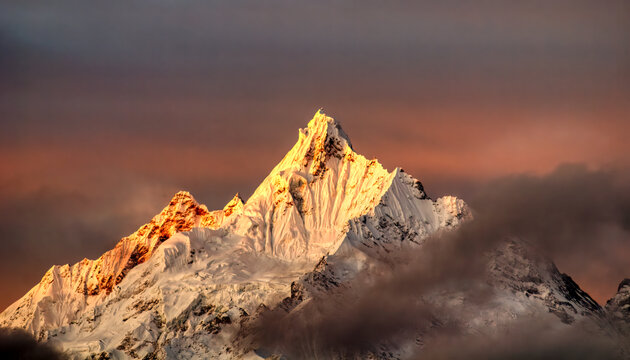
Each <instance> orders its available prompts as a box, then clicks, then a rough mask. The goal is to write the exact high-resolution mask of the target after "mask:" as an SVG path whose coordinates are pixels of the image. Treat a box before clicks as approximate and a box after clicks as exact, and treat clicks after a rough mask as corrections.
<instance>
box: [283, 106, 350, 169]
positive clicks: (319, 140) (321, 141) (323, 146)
mask: <svg viewBox="0 0 630 360" xmlns="http://www.w3.org/2000/svg"><path fill="white" fill-rule="evenodd" d="M298 134H299V136H298V141H297V143H296V144H295V145H294V146H293V148H292V149H291V150H290V151H289V152H288V153H287V154H286V155H285V156H284V158H283V159H282V161H280V163H279V164H278V165H277V166H276V167H275V168H274V169H273V170H272V171H271V173H272V174H274V173H278V172H280V171H283V170H288V169H294V170H300V171H303V172H306V173H308V174H311V175H314V176H319V175H322V174H323V173H324V172H325V171H326V169H327V166H326V163H327V162H328V161H329V160H334V159H337V160H340V159H342V158H343V157H344V156H348V157H353V156H355V155H356V154H355V153H354V150H353V148H352V144H351V142H350V138H349V137H348V135H347V134H346V133H345V132H344V131H343V129H342V128H341V126H340V125H339V123H338V122H337V121H335V119H333V118H332V117H329V116H326V114H324V113H322V112H321V110H318V111H317V113H315V116H313V118H312V119H311V120H310V121H309V123H308V125H307V127H306V128H303V129H300V130H299V133H298Z"/></svg>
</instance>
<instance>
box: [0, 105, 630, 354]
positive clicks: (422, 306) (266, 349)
mask: <svg viewBox="0 0 630 360" xmlns="http://www.w3.org/2000/svg"><path fill="white" fill-rule="evenodd" d="M418 156H421V154H418ZM621 179H623V176H622V174H620V173H618V172H617V171H615V170H590V169H588V168H586V167H584V166H580V165H566V166H563V167H560V168H558V169H557V170H556V171H554V172H553V173H551V174H549V175H546V176H517V177H513V178H507V179H502V180H501V181H497V182H495V183H492V184H490V185H489V186H488V187H487V189H486V190H485V191H483V192H482V193H481V194H480V196H479V197H478V198H475V199H471V200H470V204H466V203H465V202H464V201H463V200H462V199H458V198H456V197H453V196H444V197H441V198H438V199H432V198H430V197H429V196H428V195H427V192H426V191H425V189H424V187H423V186H422V184H421V182H420V181H419V180H417V179H415V178H414V177H412V176H411V175H409V174H407V173H406V172H404V170H402V169H398V168H397V169H394V170H393V171H391V172H390V171H388V170H386V169H384V168H383V167H382V166H381V164H379V163H378V161H377V160H375V159H372V160H370V159H366V158H365V157H363V156H362V155H360V154H358V153H357V152H355V150H354V148H353V147H352V144H351V142H350V139H349V137H348V135H347V134H346V133H345V132H344V130H342V128H341V126H340V124H339V123H338V122H337V121H335V120H334V119H332V118H330V117H328V116H326V115H325V114H323V113H321V112H317V113H316V114H315V116H314V118H313V119H312V120H311V121H310V122H309V123H308V126H307V127H306V128H304V129H300V131H299V133H298V141H297V143H296V144H295V145H294V147H293V148H292V149H291V150H290V151H289V152H288V153H287V154H286V156H285V157H284V158H283V159H282V160H281V161H280V162H279V163H278V165H277V166H276V167H275V168H274V169H272V171H271V172H270V174H269V175H268V176H267V178H265V179H264V180H263V181H262V183H261V184H260V186H259V187H258V188H257V189H256V191H255V192H254V193H253V195H252V196H251V197H250V198H249V199H247V200H243V199H241V198H240V196H239V195H238V194H237V195H235V196H234V198H233V199H232V200H231V201H230V202H229V203H228V204H226V206H225V207H224V208H223V209H221V210H214V211H210V210H208V209H207V208H206V207H205V206H204V205H201V204H199V203H197V201H196V200H195V199H194V197H193V195H191V194H190V193H188V192H185V191H182V192H178V193H177V194H175V196H174V197H173V199H172V201H171V202H170V203H169V204H168V205H167V206H166V207H165V208H164V210H163V211H162V212H160V213H159V214H158V215H156V216H155V217H154V218H153V219H152V220H151V221H150V222H148V223H147V224H145V225H143V226H141V227H140V228H139V229H138V231H137V232H135V233H134V234H131V235H129V236H127V237H125V238H123V239H121V240H120V242H119V243H118V244H117V245H116V247H115V248H114V249H112V250H110V251H108V252H106V253H104V254H103V255H102V256H101V257H100V258H98V259H96V260H88V259H84V260H83V261H81V262H79V263H77V264H74V265H62V266H57V265H55V266H53V267H52V268H51V269H50V270H49V271H48V272H47V273H46V274H45V275H44V277H43V278H42V281H41V282H40V283H39V284H37V285H35V287H33V288H32V289H31V290H30V291H29V292H28V293H27V294H25V295H24V296H23V297H22V298H21V299H19V300H18V301H16V302H15V303H14V304H12V305H11V306H9V307H8V308H7V309H6V310H5V311H4V312H3V313H2V314H0V325H1V326H3V327H7V328H18V329H22V330H23V331H26V332H27V333H29V334H31V335H32V336H34V337H35V339H37V341H38V342H36V343H35V342H33V343H32V344H34V345H33V347H39V346H45V347H47V349H56V351H58V352H59V353H60V354H61V353H63V356H67V357H70V358H81V359H82V358H116V359H119V358H120V359H127V358H140V359H171V358H173V359H189V358H219V359H243V358H250V359H258V358H270V357H271V358H282V357H285V358H289V359H312V358H335V359H341V358H372V359H459V358H462V359H463V358H466V359H524V358H527V359H530V358H541V359H547V358H548V359H562V358H567V359H613V358H620V359H623V358H628V357H630V352H629V351H630V347H629V346H630V345H629V344H630V341H629V336H630V332H629V331H630V330H629V322H628V321H629V320H630V318H629V316H628V314H629V310H628V309H630V302H629V299H630V296H629V295H628V291H629V290H628V289H630V285H629V284H630V283H628V281H622V283H621V284H620V286H619V292H618V294H617V295H616V296H615V297H614V298H613V299H611V300H610V301H608V303H607V304H605V306H602V305H604V304H598V303H597V302H596V301H595V300H593V299H592V298H591V296H589V295H588V294H587V293H586V292H585V291H584V290H583V289H581V288H580V286H579V284H577V283H576V281H574V280H573V279H572V278H571V276H570V275H569V274H565V273H563V272H562V271H561V269H558V267H557V266H556V265H555V264H554V262H553V259H554V258H555V257H556V256H558V254H563V255H565V256H566V255H571V256H569V258H574V259H584V258H585V256H584V254H591V255H592V256H593V257H596V256H598V254H602V253H603V252H605V250H606V249H608V248H610V247H611V246H613V245H614V241H616V239H618V238H617V237H611V236H608V237H607V236H606V235H607V234H613V233H615V234H625V235H627V233H628V231H629V230H630V215H629V214H630V191H628V190H629V189H628V186H627V185H626V184H627V183H625V182H623V181H621ZM595 240H597V241H595ZM624 264H625V263H624V262H623V261H618V262H615V263H613V261H612V260H611V266H623V265H624ZM625 265H627V264H625ZM619 280H620V281H621V280H622V279H619ZM0 351H1V350H0ZM51 351H53V350H51ZM60 356H61V355H60Z"/></svg>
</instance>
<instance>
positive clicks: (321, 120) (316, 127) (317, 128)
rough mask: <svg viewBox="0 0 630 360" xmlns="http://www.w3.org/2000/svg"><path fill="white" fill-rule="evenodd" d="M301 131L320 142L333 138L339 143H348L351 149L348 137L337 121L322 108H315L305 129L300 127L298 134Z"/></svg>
mask: <svg viewBox="0 0 630 360" xmlns="http://www.w3.org/2000/svg"><path fill="white" fill-rule="evenodd" d="M302 133H303V134H304V135H305V136H306V137H308V136H309V135H311V137H312V139H313V140H315V141H318V142H320V143H325V142H326V141H327V140H328V141H331V139H335V140H337V141H338V142H339V143H344V145H348V147H350V148H351V149H352V143H351V142H350V138H349V137H348V135H347V134H346V133H345V132H344V131H343V129H342V128H341V125H340V124H339V122H337V121H336V120H335V119H333V118H332V117H330V116H327V115H326V114H325V113H323V112H322V109H319V110H317V112H316V113H315V115H314V116H313V118H312V119H311V121H309V122H308V125H307V127H306V128H305V129H300V134H302Z"/></svg>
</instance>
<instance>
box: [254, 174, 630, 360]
mask: <svg viewBox="0 0 630 360" xmlns="http://www.w3.org/2000/svg"><path fill="white" fill-rule="evenodd" d="M627 175H628V174H627V172H622V171H618V170H597V171H594V170H589V169H587V168H586V167H585V166H582V165H564V166H560V167H559V168H557V169H556V170H555V171H553V172H552V173H550V174H548V175H546V176H541V177H539V176H528V175H521V176H513V177H508V178H504V179H501V180H498V181H495V182H493V183H490V184H488V185H487V186H485V187H484V189H482V190H481V191H479V193H478V196H477V197H475V198H474V199H472V201H471V202H470V205H471V207H472V208H473V211H474V216H475V220H474V221H472V222H469V223H467V224H465V225H463V226H461V227H460V228H459V229H458V230H457V231H454V232H450V233H447V234H442V235H440V236H436V237H433V238H430V239H429V240H428V241H427V242H426V243H425V244H424V245H423V247H422V248H421V249H420V250H418V251H414V252H411V253H409V252H407V253H406V254H398V260H401V259H402V261H395V262H387V263H379V264H376V265H375V266H374V267H373V268H372V270H371V271H366V272H364V273H361V274H360V275H359V276H358V277H357V278H356V279H354V280H353V281H352V282H351V284H350V285H349V286H348V287H344V288H340V289H338V290H337V291H336V293H335V295H334V296H333V297H322V298H318V297H317V296H314V298H313V299H311V300H310V301H308V302H305V303H303V304H301V305H300V306H302V308H301V310H300V311H294V312H292V313H291V314H290V315H286V312H284V311H283V310H279V309H276V310H274V311H271V312H269V313H267V314H266V315H265V314H263V316H262V317H261V319H262V320H261V321H260V323H259V324H257V326H259V327H258V329H257V330H258V332H257V333H258V335H259V337H258V339H257V341H258V342H259V343H260V344H262V348H264V349H270V350H269V351H270V352H271V353H273V352H280V353H284V354H287V355H288V356H289V358H313V357H322V358H328V357H331V356H332V355H331V354H332V353H337V354H339V353H342V354H346V355H350V356H358V355H357V354H365V352H366V351H370V352H376V353H378V352H379V351H382V350H383V349H384V348H383V347H382V346H381V345H382V344H397V343H398V344H400V343H402V341H403V340H404V339H414V338H416V337H417V335H418V334H423V336H422V337H421V338H419V339H418V340H417V341H422V342H425V346H424V350H423V352H422V354H419V356H420V358H423V359H459V358H462V359H464V358H465V359H525V358H527V359H532V358H535V359H611V358H615V356H617V355H615V354H616V350H617V349H616V347H615V345H614V344H613V342H612V340H610V339H608V338H607V337H606V336H600V335H596V334H599V333H597V332H592V331H588V329H587V328H586V325H585V326H584V327H582V326H581V325H580V324H574V325H573V326H571V327H566V329H563V330H559V329H558V328H557V327H555V328H554V326H553V324H552V323H550V322H549V320H548V319H547V318H540V319H527V320H520V321H518V322H515V323H514V325H513V326H510V327H509V328H508V329H505V331H499V334H498V335H495V336H484V335H481V334H480V335H466V336H464V332H463V330H464V329H463V328H462V327H461V325H462V324H460V323H459V321H458V319H462V318H465V317H466V315H467V314H466V312H469V311H475V309H477V307H476V306H477V305H484V304H485V305H488V304H490V303H491V301H492V289H491V288H490V287H488V285H487V283H486V282H485V281H484V279H485V275H486V268H487V265H486V264H487V256H484V254H488V253H489V252H490V251H492V250H494V249H496V248H497V246H499V245H500V244H502V243H504V241H505V240H506V238H513V237H517V238H520V239H524V240H526V242H527V243H528V244H529V246H531V248H532V249H536V250H535V251H537V252H539V253H540V254H541V255H543V256H546V257H549V258H551V259H554V258H557V257H562V258H564V259H567V261H565V263H566V265H565V267H571V266H586V265H589V264H593V263H597V264H598V265H601V266H603V267H606V268H608V269H609V270H611V271H609V273H614V274H616V275H617V276H618V279H617V280H618V281H621V279H622V278H623V277H624V276H626V277H628V276H629V275H630V264H629V263H628V260H627V259H628V257H625V259H624V258H623V257H614V256H611V254H610V252H611V251H616V252H623V251H625V252H626V254H627V251H628V250H629V249H630V245H629V244H628V240H629V239H630V237H629V236H628V235H629V230H630V221H629V220H630V218H629V216H630V187H629V186H628V182H627V179H628V176H627ZM561 271H567V270H566V269H564V268H561ZM453 290H456V291H457V293H455V294H465V296H466V300H465V302H464V303H463V304H460V305H452V304H449V302H448V301H444V303H441V302H440V303H439V304H436V303H435V302H433V303H428V302H423V301H421V300H419V299H420V298H421V297H422V296H423V295H426V294H429V293H432V294H435V293H436V292H440V291H446V292H447V293H448V292H449V291H450V292H451V293H450V294H452V293H453ZM449 298H450V296H447V297H446V298H445V299H447V300H448V299H449ZM443 319H450V320H443ZM376 344H381V345H376ZM331 352H332V353H331Z"/></svg>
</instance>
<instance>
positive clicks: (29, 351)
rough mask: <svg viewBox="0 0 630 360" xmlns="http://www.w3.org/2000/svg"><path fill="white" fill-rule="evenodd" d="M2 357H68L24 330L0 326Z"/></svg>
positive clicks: (33, 359) (23, 359) (40, 359)
mask: <svg viewBox="0 0 630 360" xmlns="http://www.w3.org/2000/svg"><path fill="white" fill-rule="evenodd" d="M0 359H7V360H9V359H21V360H62V359H67V357H66V356H64V355H62V354H61V353H60V352H58V351H57V349H55V348H54V347H52V346H50V345H47V344H42V343H38V342H37V341H36V340H35V338H33V336H32V335H31V334H29V333H27V332H26V331H24V330H21V329H8V328H0Z"/></svg>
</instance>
